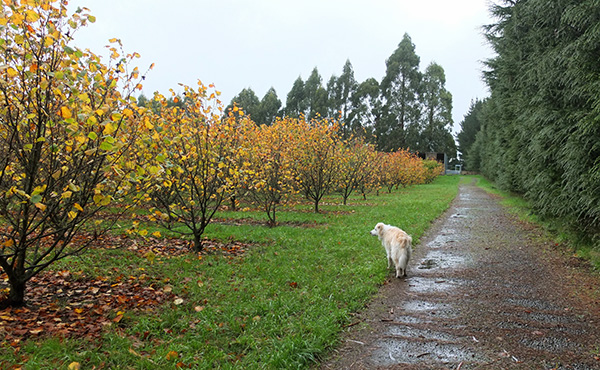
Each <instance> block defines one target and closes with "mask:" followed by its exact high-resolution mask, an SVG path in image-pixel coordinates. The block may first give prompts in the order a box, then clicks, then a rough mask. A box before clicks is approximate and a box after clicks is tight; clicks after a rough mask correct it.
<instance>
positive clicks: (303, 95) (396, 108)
mask: <svg viewBox="0 0 600 370" xmlns="http://www.w3.org/2000/svg"><path fill="white" fill-rule="evenodd" d="M419 63H420V58H419V56H418V55H417V54H416V53H415V45H414V44H413V42H412V41H411V38H410V37H409V36H408V35H407V34H405V35H404V38H403V39H402V41H401V42H400V44H399V45H398V48H397V49H396V50H395V51H394V53H393V54H392V55H391V56H390V57H389V58H388V59H387V61H386V67H387V68H386V74H385V76H384V77H383V79H382V80H381V82H379V81H377V80H376V79H374V78H369V79H367V80H365V81H363V82H360V83H359V82H358V81H356V79H355V77H354V70H353V68H352V64H351V63H350V61H349V60H348V61H346V63H345V65H344V67H343V69H342V73H341V75H340V76H332V77H331V78H330V79H329V80H328V82H327V83H326V84H324V83H323V78H322V77H321V75H320V74H319V71H318V69H317V68H316V67H315V68H314V69H313V71H312V73H311V74H310V76H309V77H308V78H307V79H306V81H304V80H303V79H302V78H301V77H298V78H297V79H296V81H294V83H293V85H292V87H291V89H290V91H289V93H288V94H287V97H286V100H285V106H283V104H282V102H281V100H280V99H279V98H278V96H277V93H276V91H275V89H273V88H271V89H270V90H269V91H268V92H267V93H266V94H265V96H264V97H263V98H262V99H259V97H258V96H256V94H255V93H254V91H253V90H252V89H251V88H246V89H244V90H242V91H241V92H240V93H239V94H238V95H237V96H235V97H234V98H233V99H232V101H231V103H230V105H229V106H228V109H231V108H233V106H234V105H235V106H238V107H240V108H242V109H243V110H244V112H245V113H246V114H249V115H250V116H251V118H252V119H253V120H254V121H255V122H256V123H258V124H267V125H270V124H272V123H273V122H274V120H275V118H276V117H283V116H289V117H292V118H298V117H299V116H300V115H303V116H304V117H306V118H308V119H312V118H316V117H323V118H336V119H337V118H339V119H340V121H341V122H342V123H343V124H344V126H343V128H342V130H343V135H344V136H345V137H349V136H351V135H358V136H364V137H365V138H366V140H367V141H369V142H372V143H374V144H376V146H377V149H378V150H380V151H394V150H397V149H398V148H410V149H411V150H413V151H419V152H445V153H447V154H448V155H449V156H450V157H455V156H456V145H455V143H454V139H453V137H452V134H451V129H452V123H453V122H452V95H451V94H450V92H448V91H447V90H446V88H445V84H446V77H445V73H444V69H443V68H442V67H441V66H440V65H439V64H436V63H431V64H430V65H429V66H428V67H427V68H426V70H425V72H421V71H420V70H419Z"/></svg>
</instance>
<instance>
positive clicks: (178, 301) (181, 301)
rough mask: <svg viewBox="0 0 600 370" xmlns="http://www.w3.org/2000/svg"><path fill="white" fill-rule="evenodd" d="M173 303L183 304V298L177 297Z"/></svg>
mask: <svg viewBox="0 0 600 370" xmlns="http://www.w3.org/2000/svg"><path fill="white" fill-rule="evenodd" d="M173 303H174V304H175V305H176V306H179V305H180V304H182V303H183V298H177V299H175V300H174V301H173Z"/></svg>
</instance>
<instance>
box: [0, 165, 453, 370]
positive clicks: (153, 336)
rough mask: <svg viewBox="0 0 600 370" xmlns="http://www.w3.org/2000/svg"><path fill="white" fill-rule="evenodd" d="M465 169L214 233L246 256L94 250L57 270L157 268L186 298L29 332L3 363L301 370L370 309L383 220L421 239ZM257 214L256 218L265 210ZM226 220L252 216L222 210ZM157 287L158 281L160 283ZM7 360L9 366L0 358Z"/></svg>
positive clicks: (381, 263)
mask: <svg viewBox="0 0 600 370" xmlns="http://www.w3.org/2000/svg"><path fill="white" fill-rule="evenodd" d="M458 183H459V177H448V176H444V177H440V178H438V179H436V180H435V181H434V182H433V183H431V184H427V185H419V186H414V187H411V188H408V189H400V190H397V191H394V192H392V193H391V194H388V193H386V192H382V193H381V194H380V195H379V196H375V195H371V196H370V197H369V199H368V200H367V201H363V200H362V199H360V198H359V197H354V198H351V199H350V200H349V203H350V205H349V206H340V205H337V204H338V203H339V198H338V197H333V196H332V197H330V198H328V199H327V200H326V201H325V203H326V205H324V206H323V207H322V209H323V213H322V214H318V215H315V214H311V213H303V212H294V211H285V212H282V213H281V214H280V215H281V216H280V217H281V218H280V219H281V220H285V221H289V222H292V223H296V224H301V223H302V222H303V221H307V222H309V223H310V226H309V227H298V226H286V225H283V226H279V227H276V228H268V227H266V226H257V225H245V224H242V225H228V224H212V225H210V226H209V228H208V229H207V236H208V237H210V238H214V239H220V240H228V239H235V240H241V241H244V242H248V243H252V245H253V247H251V248H250V250H249V251H248V252H247V253H246V254H245V255H244V256H243V257H235V258H231V257H227V256H221V255H210V256H204V257H203V258H201V259H199V258H198V256H197V255H195V254H189V255H183V256H176V257H171V258H165V257H160V256H159V257H156V259H155V260H152V261H150V260H149V259H148V258H144V257H143V256H140V255H137V254H135V253H132V252H131V251H128V250H126V249H116V250H115V249H113V250H90V251H89V252H88V254H86V255H85V256H84V257H82V258H74V259H70V260H68V261H65V262H63V263H62V264H61V265H59V266H57V268H63V269H64V268H69V269H72V270H77V271H86V273H93V274H95V275H97V276H101V275H103V274H106V275H109V273H110V271H114V270H115V269H116V270H118V271H119V272H120V273H122V274H125V275H127V274H132V275H139V274H141V273H143V274H152V276H153V277H159V278H160V279H161V281H162V282H164V284H165V285H169V287H170V289H172V292H173V293H174V294H175V295H176V296H177V297H180V298H182V299H183V303H181V304H178V305H176V304H175V303H173V302H169V303H167V304H166V305H165V306H164V307H162V308H160V309H159V310H157V311H155V312H152V313H150V314H144V313H140V312H126V313H125V314H124V317H123V319H122V320H120V321H119V322H118V323H116V324H114V325H111V326H110V327H109V328H108V329H107V332H106V334H104V335H103V337H102V339H101V340H100V341H95V342H92V341H89V340H86V339H81V340H73V339H68V340H58V339H48V340H28V341H27V342H26V343H25V344H24V345H23V346H22V348H21V350H20V351H19V352H18V353H16V354H15V353H14V351H12V350H11V348H8V347H5V348H1V349H0V351H2V352H1V355H0V363H11V361H13V362H17V363H23V364H25V365H26V368H27V369H54V368H66V366H68V364H70V363H71V362H73V361H75V362H79V363H80V364H81V365H82V368H86V369H87V368H89V369H91V368H93V367H94V366H95V367H96V368H105V369H106V368H115V369H116V368H123V369H125V368H132V369H157V368H175V367H177V366H183V367H184V368H186V367H190V368H193V369H213V368H220V369H298V368H307V367H308V366H310V365H311V364H314V363H315V362H317V361H319V359H320V358H322V356H325V355H326V354H327V353H328V351H329V350H330V349H331V348H332V347H333V346H335V345H336V343H337V341H338V338H339V334H340V332H341V330H342V327H343V326H344V325H346V324H348V323H349V320H350V313H352V312H356V311H358V310H361V309H362V308H363V307H364V305H365V304H366V303H367V302H368V301H369V300H370V299H371V298H372V296H373V294H374V293H375V292H376V291H377V289H378V287H379V286H380V285H381V284H382V283H383V282H384V280H385V278H386V277H387V276H388V274H390V272H389V271H388V270H387V269H386V261H385V253H384V251H383V248H382V247H381V245H380V243H379V241H378V240H377V239H375V238H374V237H372V236H370V235H369V233H368V232H369V231H370V230H371V229H372V227H373V226H374V225H375V224H376V223H377V222H385V223H389V224H393V225H397V226H399V227H401V228H403V229H405V230H406V231H408V232H409V233H410V234H412V236H413V239H414V241H415V247H416V248H419V245H418V241H419V238H420V237H421V235H422V234H423V232H424V231H425V230H426V229H427V228H428V226H429V225H430V223H431V222H432V220H434V219H435V218H437V217H438V216H439V215H440V214H441V213H442V212H443V211H444V210H445V209H447V208H448V206H449V204H450V202H451V201H452V199H454V197H455V196H456V194H457V190H458ZM258 215H259V213H257V214H256V215H255V216H252V217H259V216H258ZM218 216H219V217H222V218H236V217H240V218H241V217H248V215H247V214H245V213H235V212H229V213H228V212H223V213H221V214H219V215H218ZM161 288H162V287H161V286H156V289H161ZM2 361H4V362H2Z"/></svg>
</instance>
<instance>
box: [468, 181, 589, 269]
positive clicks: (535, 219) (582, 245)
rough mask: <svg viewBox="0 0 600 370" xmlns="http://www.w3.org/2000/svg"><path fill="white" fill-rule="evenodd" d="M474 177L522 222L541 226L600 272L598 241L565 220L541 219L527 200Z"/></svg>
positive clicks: (554, 238)
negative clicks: (574, 228) (571, 226)
mask: <svg viewBox="0 0 600 370" xmlns="http://www.w3.org/2000/svg"><path fill="white" fill-rule="evenodd" d="M472 177H473V178H475V179H476V181H477V186H479V187H481V188H482V189H484V190H486V191H487V192H489V193H492V194H495V195H497V196H499V197H501V198H502V200H501V202H500V203H501V204H502V205H504V206H506V207H507V208H508V209H509V210H510V211H511V212H513V213H514V214H516V215H517V216H518V217H519V218H520V219H521V220H523V221H527V222H531V223H533V224H535V225H538V226H540V227H541V228H542V229H543V230H544V231H545V232H546V233H547V236H548V237H549V238H550V239H552V240H554V241H555V242H556V243H560V244H563V245H565V246H567V248H569V249H571V251H573V252H574V253H575V254H576V255H577V256H578V257H580V258H583V259H585V260H587V261H590V263H591V264H592V266H593V267H594V268H595V269H596V270H600V250H599V247H600V245H599V244H598V240H593V239H591V238H590V237H589V236H587V235H584V234H582V233H581V232H580V231H576V230H573V229H572V228H570V227H569V225H568V223H566V222H564V220H561V219H558V218H543V217H540V216H539V215H537V214H536V213H535V210H534V209H533V207H532V206H531V204H530V202H528V201H527V200H526V199H524V198H523V197H521V196H520V195H518V194H514V193H509V192H506V191H503V190H500V189H498V188H497V187H496V185H495V184H494V183H492V182H490V181H489V180H488V179H486V178H485V177H483V176H472Z"/></svg>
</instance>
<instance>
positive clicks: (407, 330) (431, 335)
mask: <svg viewBox="0 0 600 370" xmlns="http://www.w3.org/2000/svg"><path fill="white" fill-rule="evenodd" d="M388 334H389V335H392V336H394V338H399V337H403V338H406V339H426V340H437V341H444V342H456V341H457V340H458V338H457V337H455V336H453V335H450V334H447V333H442V332H439V331H434V330H429V329H417V328H413V327H411V326H407V325H393V326H390V328H389V330H388Z"/></svg>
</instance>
